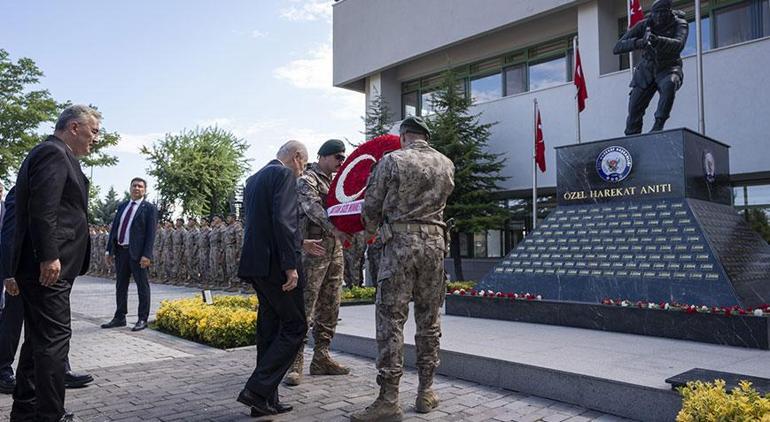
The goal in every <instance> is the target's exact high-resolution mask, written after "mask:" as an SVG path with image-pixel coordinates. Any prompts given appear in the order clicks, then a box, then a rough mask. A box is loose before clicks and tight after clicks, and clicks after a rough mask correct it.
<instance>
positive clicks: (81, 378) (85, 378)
mask: <svg viewBox="0 0 770 422" xmlns="http://www.w3.org/2000/svg"><path fill="white" fill-rule="evenodd" d="M93 380H94V377H92V376H91V375H90V374H77V373H75V372H72V371H68V372H65V373H64V387H66V388H80V387H85V386H86V385H88V384H89V383H91V382H92V381H93Z"/></svg>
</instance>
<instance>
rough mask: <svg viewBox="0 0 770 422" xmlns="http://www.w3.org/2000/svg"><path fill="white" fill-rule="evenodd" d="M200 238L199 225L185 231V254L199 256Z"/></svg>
mask: <svg viewBox="0 0 770 422" xmlns="http://www.w3.org/2000/svg"><path fill="white" fill-rule="evenodd" d="M199 238H200V230H198V228H197V227H195V228H192V229H187V231H186V232H185V233H184V252H185V255H187V256H190V257H193V256H194V257H195V258H197V257H198V243H199Z"/></svg>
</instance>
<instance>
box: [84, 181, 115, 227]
mask: <svg viewBox="0 0 770 422" xmlns="http://www.w3.org/2000/svg"><path fill="white" fill-rule="evenodd" d="M97 189H98V187H97ZM119 204H120V200H119V199H118V193H117V192H116V191H115V187H113V186H110V190H108V191H107V196H105V197H104V199H98V200H97V201H95V203H92V208H91V210H90V213H89V214H90V215H89V216H90V217H91V220H92V221H91V224H110V223H112V219H113V218H114V217H115V212H116V211H117V210H118V205H119Z"/></svg>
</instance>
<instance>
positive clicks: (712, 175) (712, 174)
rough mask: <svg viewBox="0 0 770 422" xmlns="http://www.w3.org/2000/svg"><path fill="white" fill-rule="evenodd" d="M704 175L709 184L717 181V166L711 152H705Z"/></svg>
mask: <svg viewBox="0 0 770 422" xmlns="http://www.w3.org/2000/svg"><path fill="white" fill-rule="evenodd" d="M703 175H704V176H705V177H706V181H707V182H709V183H714V181H715V180H716V179H717V165H716V161H715V160H714V154H712V153H711V151H704V152H703Z"/></svg>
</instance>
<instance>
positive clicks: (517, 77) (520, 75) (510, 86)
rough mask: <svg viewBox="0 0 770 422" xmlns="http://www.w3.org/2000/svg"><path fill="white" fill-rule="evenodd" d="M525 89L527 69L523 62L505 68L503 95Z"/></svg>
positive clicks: (524, 90)
mask: <svg viewBox="0 0 770 422" xmlns="http://www.w3.org/2000/svg"><path fill="white" fill-rule="evenodd" d="M526 91H527V71H526V66H525V65H524V64H520V65H516V66H510V67H507V68H505V95H513V94H519V93H522V92H526Z"/></svg>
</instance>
